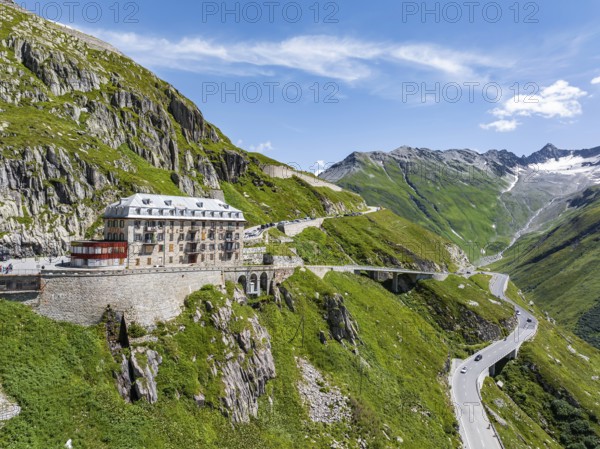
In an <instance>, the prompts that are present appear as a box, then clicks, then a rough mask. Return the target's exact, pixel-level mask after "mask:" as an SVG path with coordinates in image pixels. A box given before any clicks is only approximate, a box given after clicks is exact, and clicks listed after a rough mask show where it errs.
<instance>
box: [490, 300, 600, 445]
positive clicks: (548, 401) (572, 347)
mask: <svg viewBox="0 0 600 449" xmlns="http://www.w3.org/2000/svg"><path fill="white" fill-rule="evenodd" d="M512 297H513V299H516V300H517V302H522V301H521V300H520V299H519V298H518V295H517V294H516V292H515V290H514V289H512ZM523 305H524V303H523ZM534 310H536V312H540V309H539V308H537V307H534ZM540 314H541V312H540ZM599 372H600V352H599V351H598V350H597V349H595V348H593V347H591V346H589V345H588V344H586V343H585V342H584V341H582V340H581V339H579V338H577V337H576V336H575V335H573V334H572V333H570V332H569V331H568V330H566V329H564V328H563V327H562V326H560V325H558V324H555V323H554V322H552V321H551V320H545V319H542V320H540V326H539V329H538V335H537V336H536V337H535V339H534V340H533V341H531V342H528V343H525V344H524V345H523V347H522V349H521V351H520V353H519V357H518V358H517V359H516V360H514V361H511V362H509V363H508V364H507V365H506V366H505V367H504V368H503V370H502V371H501V372H500V373H499V374H498V375H497V376H496V378H495V379H494V380H495V381H500V382H502V384H500V385H501V386H502V388H499V387H498V386H497V385H495V384H494V383H493V382H490V381H488V382H487V383H486V387H485V388H484V390H483V397H484V402H485V403H486V405H487V406H488V407H489V408H490V409H491V410H492V411H493V412H494V413H495V415H494V418H493V421H494V423H495V426H496V428H497V429H498V431H499V433H500V436H501V438H502V441H503V443H504V445H505V447H506V448H507V449H517V448H519V449H520V448H523V447H532V448H533V447H539V448H541V447H548V448H555V447H564V448H569V449H571V448H573V449H584V448H585V449H597V448H599V447H600V426H599V424H598V416H600V405H599V402H598V397H599V396H600V383H599V381H598V379H599V377H598V375H599V374H598V373H599Z"/></svg>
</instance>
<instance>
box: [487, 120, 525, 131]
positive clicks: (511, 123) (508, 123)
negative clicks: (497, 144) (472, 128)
mask: <svg viewBox="0 0 600 449" xmlns="http://www.w3.org/2000/svg"><path fill="white" fill-rule="evenodd" d="M519 125H520V123H519V122H517V121H516V120H496V121H495V122H491V123H484V124H481V125H479V127H480V128H482V129H486V130H490V129H491V130H493V131H496V132H499V133H506V132H510V131H514V130H515V129H517V126H519Z"/></svg>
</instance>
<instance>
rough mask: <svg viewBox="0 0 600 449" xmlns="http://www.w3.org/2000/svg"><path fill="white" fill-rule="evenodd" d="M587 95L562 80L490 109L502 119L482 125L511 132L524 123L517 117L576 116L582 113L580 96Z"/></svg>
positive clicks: (486, 127)
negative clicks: (519, 121)
mask: <svg viewBox="0 0 600 449" xmlns="http://www.w3.org/2000/svg"><path fill="white" fill-rule="evenodd" d="M585 96H587V92H585V91H584V90H582V89H580V88H578V87H576V86H571V85H570V84H569V83H568V82H567V81H564V80H558V81H556V82H555V83H554V84H552V85H550V86H548V87H543V88H542V89H540V90H539V91H538V92H537V93H535V94H532V95H525V94H516V95H514V96H513V97H512V98H510V99H508V100H506V101H505V102H504V103H503V104H502V106H501V107H499V108H495V109H493V110H492V111H490V112H491V113H492V115H494V116H495V117H496V118H498V119H499V120H497V121H495V122H492V123H488V124H484V125H480V126H481V128H483V129H492V130H495V131H499V132H507V131H514V130H515V129H516V128H517V126H518V125H519V124H520V123H518V122H517V121H516V120H515V119H514V117H532V116H538V117H543V118H547V119H551V118H562V119H566V118H573V117H576V116H578V115H581V114H582V112H583V109H582V106H581V103H580V102H579V99H580V98H582V97H585ZM509 119H510V120H509Z"/></svg>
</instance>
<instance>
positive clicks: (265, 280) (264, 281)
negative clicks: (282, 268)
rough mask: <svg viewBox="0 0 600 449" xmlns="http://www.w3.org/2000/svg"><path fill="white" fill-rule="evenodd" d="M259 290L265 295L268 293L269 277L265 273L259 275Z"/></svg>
mask: <svg viewBox="0 0 600 449" xmlns="http://www.w3.org/2000/svg"><path fill="white" fill-rule="evenodd" d="M260 290H261V291H263V292H265V293H268V292H269V275H268V274H267V273H265V272H263V273H262V274H261V275H260Z"/></svg>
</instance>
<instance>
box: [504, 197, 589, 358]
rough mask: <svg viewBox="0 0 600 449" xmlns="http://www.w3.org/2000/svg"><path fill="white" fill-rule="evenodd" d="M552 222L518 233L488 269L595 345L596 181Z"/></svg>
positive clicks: (571, 201) (573, 199)
mask: <svg viewBox="0 0 600 449" xmlns="http://www.w3.org/2000/svg"><path fill="white" fill-rule="evenodd" d="M568 204H569V205H570V207H569V208H568V209H567V211H566V212H565V213H564V214H563V215H562V216H561V217H560V218H559V219H558V220H557V221H555V222H554V223H553V224H552V226H551V227H550V228H549V229H547V230H544V231H541V232H537V233H533V234H529V235H526V236H524V237H523V238H521V239H519V240H518V241H517V242H516V243H515V245H514V247H512V248H511V249H510V250H509V251H507V253H506V254H505V256H504V259H502V260H501V261H500V262H498V263H497V264H495V265H493V268H494V269H499V270H504V271H506V272H510V273H511V274H512V276H513V280H514V282H515V283H516V284H517V285H518V286H519V287H521V288H522V289H523V291H525V292H527V293H528V294H529V295H530V296H531V298H532V299H534V301H535V302H536V303H537V304H539V305H540V307H542V308H543V309H544V310H545V311H547V312H548V313H549V314H550V316H552V317H553V318H555V319H557V320H558V321H560V322H562V323H564V324H566V325H567V326H568V327H569V328H570V329H571V330H573V331H574V332H575V333H577V334H578V335H579V336H580V337H582V338H584V339H586V340H587V341H589V342H590V343H592V344H594V345H596V346H597V347H600V325H599V323H598V313H599V308H600V293H599V292H600V282H599V281H598V270H599V269H600V264H599V260H598V254H600V187H595V188H590V189H587V190H585V191H584V192H583V193H582V194H581V195H578V196H576V197H574V198H572V199H571V200H570V202H569V203H568Z"/></svg>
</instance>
